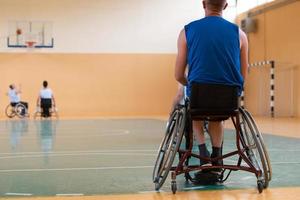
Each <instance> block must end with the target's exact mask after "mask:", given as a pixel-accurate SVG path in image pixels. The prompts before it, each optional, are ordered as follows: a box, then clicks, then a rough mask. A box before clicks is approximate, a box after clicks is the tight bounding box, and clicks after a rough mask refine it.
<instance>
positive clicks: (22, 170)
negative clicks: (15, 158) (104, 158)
mask: <svg viewBox="0 0 300 200" xmlns="http://www.w3.org/2000/svg"><path fill="white" fill-rule="evenodd" d="M146 168H153V166H125V167H86V168H53V169H1V170H0V173H6V172H44V171H84V170H113V169H146Z"/></svg>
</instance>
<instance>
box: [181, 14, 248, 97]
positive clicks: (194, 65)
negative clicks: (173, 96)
mask: <svg viewBox="0 0 300 200" xmlns="http://www.w3.org/2000/svg"><path fill="white" fill-rule="evenodd" d="M185 34H186V41H187V48H188V56H187V59H188V65H189V71H188V88H187V95H188V96H190V92H191V83H192V82H197V83H211V84H224V85H235V86H238V87H239V93H241V92H242V88H243V84H244V80H243V77H242V75H241V70H240V69H241V64H240V38H239V28H238V26H236V25H235V24H232V23H230V22H228V21H226V20H225V19H223V18H221V17H217V16H209V17H205V18H203V19H200V20H197V21H194V22H191V23H190V24H188V25H186V26H185Z"/></svg>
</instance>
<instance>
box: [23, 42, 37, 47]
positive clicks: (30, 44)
mask: <svg viewBox="0 0 300 200" xmlns="http://www.w3.org/2000/svg"><path fill="white" fill-rule="evenodd" d="M35 43H36V42H35V41H26V42H25V44H26V46H27V48H34V45H35Z"/></svg>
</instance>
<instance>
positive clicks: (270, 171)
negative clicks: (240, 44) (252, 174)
mask: <svg viewBox="0 0 300 200" xmlns="http://www.w3.org/2000/svg"><path fill="white" fill-rule="evenodd" d="M244 111H245V112H246V114H247V116H248V118H249V119H250V120H251V122H252V125H253V127H254V130H255V133H256V136H257V137H256V138H257V140H258V142H259V143H260V144H261V147H262V149H263V155H264V156H265V160H266V162H267V165H266V167H267V172H268V182H270V181H271V180H272V166H271V161H270V157H269V154H268V151H267V147H266V145H265V143H264V140H263V137H262V134H261V133H260V131H259V130H258V128H257V126H256V123H255V121H254V119H253V117H252V116H251V114H250V113H249V112H248V111H247V110H244ZM265 188H266V187H265Z"/></svg>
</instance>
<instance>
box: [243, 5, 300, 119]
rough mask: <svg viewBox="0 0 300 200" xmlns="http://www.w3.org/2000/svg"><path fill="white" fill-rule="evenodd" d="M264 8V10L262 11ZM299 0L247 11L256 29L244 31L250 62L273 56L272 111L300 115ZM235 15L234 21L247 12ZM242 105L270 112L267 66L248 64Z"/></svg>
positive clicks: (259, 112)
mask: <svg viewBox="0 0 300 200" xmlns="http://www.w3.org/2000/svg"><path fill="white" fill-rule="evenodd" d="M263 10H265V11H263ZM299 11H300V1H294V0H285V1H282V0H277V1H274V2H272V3H269V4H267V5H264V6H260V7H258V8H255V9H252V10H250V11H249V12H250V13H255V12H257V15H255V16H253V17H252V18H253V19H257V22H258V24H257V25H258V27H257V31H256V32H254V33H249V34H248V39H249V45H250V63H251V62H252V63H253V62H257V61H263V60H275V62H276V69H275V115H276V116H295V117H299V116H300V96H299V95H300V82H299V80H298V77H300V71H299V66H300V56H299V51H300V38H299V34H300V26H299V25H298V24H300V12H299ZM249 12H247V13H244V14H242V15H240V16H239V17H238V23H240V21H241V19H244V18H245V17H246V16H247V15H248V14H249ZM245 104H246V107H247V108H248V109H249V110H250V111H251V112H252V113H253V114H255V115H264V116H268V115H270V68H269V67H266V66H265V67H254V68H251V70H250V74H249V77H248V79H247V81H246V85H245Z"/></svg>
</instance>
